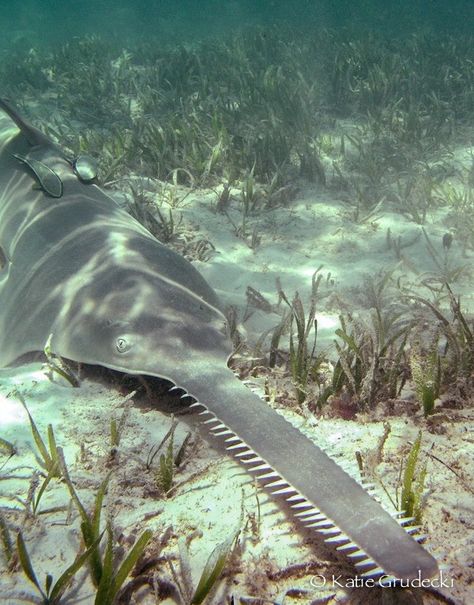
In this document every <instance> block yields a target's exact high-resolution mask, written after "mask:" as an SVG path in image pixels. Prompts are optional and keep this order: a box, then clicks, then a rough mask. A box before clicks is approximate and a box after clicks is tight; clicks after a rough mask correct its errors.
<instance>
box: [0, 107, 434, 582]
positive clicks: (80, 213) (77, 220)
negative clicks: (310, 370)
mask: <svg viewBox="0 0 474 605" xmlns="http://www.w3.org/2000/svg"><path fill="white" fill-rule="evenodd" d="M0 108H1V109H2V110H3V111H2V112H0V114H1V115H0V183H1V188H0V367H6V366H8V365H12V364H13V363H14V362H16V361H17V360H19V359H20V358H21V357H22V356H24V355H25V354H27V353H30V352H34V351H43V350H44V347H45V344H46V342H47V341H48V342H49V346H50V349H51V351H52V353H54V354H55V355H58V356H60V357H63V358H66V359H70V360H73V361H75V362H79V363H85V364H93V365H99V366H104V367H106V368H110V369H112V370H117V371H120V372H124V373H127V374H131V375H141V376H153V377H159V378H163V379H166V380H169V381H171V382H172V383H173V385H174V387H173V388H178V389H181V390H182V391H183V392H184V393H185V394H186V396H191V397H192V400H193V401H194V403H193V404H192V406H193V407H197V408H198V409H197V411H198V412H199V413H200V414H201V415H202V416H203V418H202V419H201V420H202V421H203V423H205V424H206V425H207V428H208V429H209V432H210V433H211V434H213V435H215V436H217V437H219V438H221V439H223V440H225V441H224V444H225V447H226V450H227V451H228V452H229V453H230V454H232V455H234V456H235V457H236V458H237V459H238V460H239V461H240V462H241V463H242V464H243V465H244V466H245V468H246V469H247V470H248V472H249V473H251V474H252V475H253V476H255V477H256V478H257V479H258V481H259V482H260V483H261V484H262V485H263V486H264V487H265V488H266V489H268V490H269V491H270V493H271V494H272V495H273V496H275V497H276V498H281V499H283V500H284V501H285V504H286V506H287V507H289V508H290V509H291V511H292V513H293V514H294V516H295V517H296V518H297V519H298V521H299V522H300V523H301V524H303V526H304V527H306V528H309V529H310V530H312V531H315V532H318V533H319V534H321V535H322V538H323V539H324V540H325V541H326V542H327V543H329V544H331V545H332V547H333V548H335V549H336V550H337V551H340V552H342V553H344V554H346V555H347V556H348V557H349V558H350V559H351V560H352V562H353V563H354V565H355V568H356V570H357V573H358V574H360V575H361V576H364V577H365V578H374V579H375V578H377V579H379V580H380V578H381V577H382V576H383V578H384V579H385V580H387V581H388V579H389V580H390V581H395V580H410V579H415V578H421V579H429V578H432V577H433V576H435V575H436V574H437V572H438V566H437V562H436V560H435V558H434V557H433V556H432V555H431V554H430V553H429V552H428V551H427V550H426V549H424V548H423V547H422V546H421V544H420V543H419V541H418V540H417V539H416V538H415V535H416V533H415V529H417V528H413V527H412V526H411V525H409V524H410V523H412V521H413V520H412V519H408V518H406V517H403V513H402V512H399V513H396V512H395V513H394V514H390V513H388V512H387V511H385V509H384V508H383V507H382V506H381V505H380V504H379V502H378V501H377V500H376V499H374V498H373V497H372V495H371V494H370V493H369V492H368V491H367V489H366V488H365V486H364V485H363V482H362V481H357V480H356V479H355V478H353V477H352V476H351V475H350V474H348V473H346V472H345V471H344V470H343V469H342V468H341V467H340V466H339V465H338V464H337V463H336V462H335V461H334V460H333V459H332V458H331V457H330V456H329V455H328V454H327V453H326V452H325V451H323V449H322V448H320V447H318V446H317V445H316V444H315V443H314V442H313V441H312V440H311V439H309V438H308V437H306V436H305V435H304V434H303V433H302V432H300V431H299V430H298V429H297V428H295V427H294V426H293V425H292V424H291V423H290V422H288V421H287V420H286V419H285V418H284V417H283V416H282V415H280V414H279V413H278V412H277V411H275V410H273V409H272V408H271V407H270V406H269V405H268V404H267V403H266V402H265V401H264V400H263V399H261V398H260V397H259V396H258V395H257V394H256V393H254V392H253V391H251V390H250V389H249V388H248V387H247V386H246V385H245V384H243V383H242V382H241V381H240V380H239V379H238V378H237V377H236V376H235V375H234V373H233V372H232V370H231V369H229V367H228V360H229V357H230V355H231V353H232V346H231V343H230V340H229V338H228V335H227V333H226V318H225V315H224V313H223V310H222V307H221V304H220V302H219V300H218V297H217V295H216V293H215V292H214V290H213V289H212V288H211V286H210V285H209V284H208V283H207V282H206V281H205V280H204V278H203V277H202V276H201V274H200V273H199V272H198V271H197V269H196V268H195V267H194V266H193V265H192V264H191V263H189V262H188V261H187V260H185V259H184V258H183V257H181V256H180V255H179V254H177V253H176V252H174V251H173V250H171V249H169V248H168V247H166V246H164V245H163V244H162V243H160V242H159V241H158V240H157V239H156V238H155V237H153V236H152V235H151V234H150V233H149V232H148V231H147V230H146V229H145V228H144V227H143V226H142V225H141V224H140V223H139V222H138V221H136V220H134V219H133V218H132V217H131V216H130V215H129V214H128V213H127V212H126V211H125V210H123V209H122V208H121V207H120V206H119V205H118V204H117V203H116V202H115V200H113V199H112V198H111V197H110V196H109V195H107V193H106V192H104V191H103V190H102V189H101V188H100V187H99V186H98V185H97V184H96V183H95V182H94V179H92V178H90V176H91V175H90V174H88V176H87V178H84V179H83V178H81V174H80V173H79V172H78V170H77V163H76V162H75V161H73V160H71V158H69V157H68V156H67V154H66V153H65V152H64V151H63V150H62V149H61V148H60V146H59V145H57V144H55V143H54V142H53V141H52V140H50V139H49V137H47V136H46V135H45V134H43V133H42V132H41V131H40V130H39V129H37V128H35V127H33V126H32V125H30V124H29V123H27V122H26V121H25V120H24V119H23V118H22V117H21V116H20V115H19V113H18V112H17V110H16V109H15V108H14V107H13V106H12V105H11V104H10V102H7V101H5V100H3V101H0ZM183 405H184V403H183Z"/></svg>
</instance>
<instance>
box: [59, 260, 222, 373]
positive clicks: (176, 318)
mask: <svg viewBox="0 0 474 605" xmlns="http://www.w3.org/2000/svg"><path fill="white" fill-rule="evenodd" d="M52 334H53V336H52V340H51V346H52V350H53V352H57V353H58V354H60V355H61V356H63V357H67V358H69V359H72V360H75V361H78V362H85V363H88V364H97V365H102V366H105V367H108V368H111V369H114V370H118V371H122V372H126V373H128V374H141V375H149V376H158V377H160V378H167V379H169V380H172V381H176V378H177V376H179V377H181V378H184V377H187V378H190V377H195V376H198V375H204V373H205V371H206V368H209V367H213V366H216V365H217V366H220V367H225V365H226V362H227V358H228V356H229V354H230V352H231V346H230V343H229V339H228V336H227V334H226V327H225V318H224V315H223V314H222V312H221V311H220V310H219V309H218V308H217V307H215V306H214V305H212V304H210V302H208V301H206V300H205V299H204V298H203V297H202V296H200V295H199V294H197V293H195V292H193V291H192V290H190V289H189V288H186V287H184V286H183V285H181V284H179V283H176V282H173V281H170V280H167V279H165V278H163V277H162V276H159V275H157V274H156V273H154V272H152V273H147V272H146V271H141V272H139V271H136V270H133V271H132V270H129V269H126V268H121V267H115V270H114V271H111V270H110V267H108V269H107V270H104V269H102V270H100V271H99V272H98V273H97V274H96V275H95V276H94V278H93V279H92V278H91V281H90V282H89V283H88V284H87V285H86V286H83V287H80V289H79V290H78V291H77V292H74V293H73V295H72V296H71V297H70V298H69V299H68V296H67V293H66V296H65V298H64V303H63V305H62V311H61V313H60V315H59V317H58V321H57V323H56V325H55V326H53V328H52Z"/></svg>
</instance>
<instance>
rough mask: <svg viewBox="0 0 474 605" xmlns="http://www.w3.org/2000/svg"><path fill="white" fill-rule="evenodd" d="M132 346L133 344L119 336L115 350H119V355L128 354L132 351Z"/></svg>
mask: <svg viewBox="0 0 474 605" xmlns="http://www.w3.org/2000/svg"><path fill="white" fill-rule="evenodd" d="M131 346H132V343H131V342H130V341H129V340H127V339H126V338H125V337H124V336H119V337H118V338H117V339H116V340H115V348H116V349H117V352H118V353H126V352H127V351H129V350H130V348H131Z"/></svg>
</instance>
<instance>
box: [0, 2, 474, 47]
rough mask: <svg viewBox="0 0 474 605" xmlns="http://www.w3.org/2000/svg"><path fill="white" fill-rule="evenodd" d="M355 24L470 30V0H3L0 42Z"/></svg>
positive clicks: (473, 20) (391, 30) (392, 31)
mask: <svg viewBox="0 0 474 605" xmlns="http://www.w3.org/2000/svg"><path fill="white" fill-rule="evenodd" d="M275 22H276V23H282V24H283V23H286V24H291V25H300V26H303V27H306V28H311V29H313V30H314V31H317V29H318V28H321V27H322V28H326V27H329V28H334V27H335V28H338V27H345V26H350V27H356V28H366V29H375V30H377V31H378V32H379V33H380V32H386V33H387V35H390V36H393V35H397V34H406V33H407V31H414V30H420V29H422V30H428V31H432V30H433V29H435V30H449V31H462V32H463V33H469V31H470V30H474V26H473V24H474V2H472V0H451V1H449V0H444V1H443V0H431V1H429V0H385V1H383V0H359V1H357V0H319V1H318V0H290V1H288V0H177V1H176V0H76V1H74V0H67V1H63V0H11V1H9V2H7V1H6V0H3V2H2V8H1V12H0V26H1V30H2V36H1V39H0V44H1V45H3V46H5V45H6V44H8V43H11V41H13V42H15V43H20V44H23V43H27V42H30V44H31V43H34V44H39V43H44V42H53V43H54V42H57V41H58V40H64V39H68V38H70V37H71V36H79V35H84V34H90V33H95V34H101V35H102V36H106V35H107V36H112V37H118V38H119V39H124V40H125V39H126V40H128V41H130V40H136V39H137V38H138V39H141V40H142V39H148V40H149V39H150V38H155V39H156V38H158V39H163V40H168V39H171V40H177V39H178V40H179V39H190V38H196V37H197V38H202V37H204V36H207V35H216V34H218V33H221V34H223V35H225V34H226V32H230V31H235V29H236V28H240V27H245V26H247V25H249V24H270V23H275Z"/></svg>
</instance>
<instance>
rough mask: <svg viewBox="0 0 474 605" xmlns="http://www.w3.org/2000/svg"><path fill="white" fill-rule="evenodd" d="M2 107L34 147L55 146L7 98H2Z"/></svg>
mask: <svg viewBox="0 0 474 605" xmlns="http://www.w3.org/2000/svg"><path fill="white" fill-rule="evenodd" d="M0 108H1V109H3V111H4V112H5V113H6V114H7V115H8V116H9V117H10V118H11V119H12V120H13V121H14V122H15V124H16V125H17V126H18V128H19V129H20V130H21V133H22V135H23V136H24V137H25V139H26V140H27V141H28V143H29V144H30V145H31V146H32V147H41V146H54V143H53V142H52V141H51V139H49V138H48V137H47V136H46V135H45V134H44V133H43V132H41V130H39V129H38V128H35V127H34V126H32V125H31V124H28V122H26V121H25V120H24V119H23V118H22V117H21V116H20V114H19V113H18V112H17V110H16V109H15V108H14V107H13V105H12V104H11V103H10V101H8V100H7V99H2V98H0Z"/></svg>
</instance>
